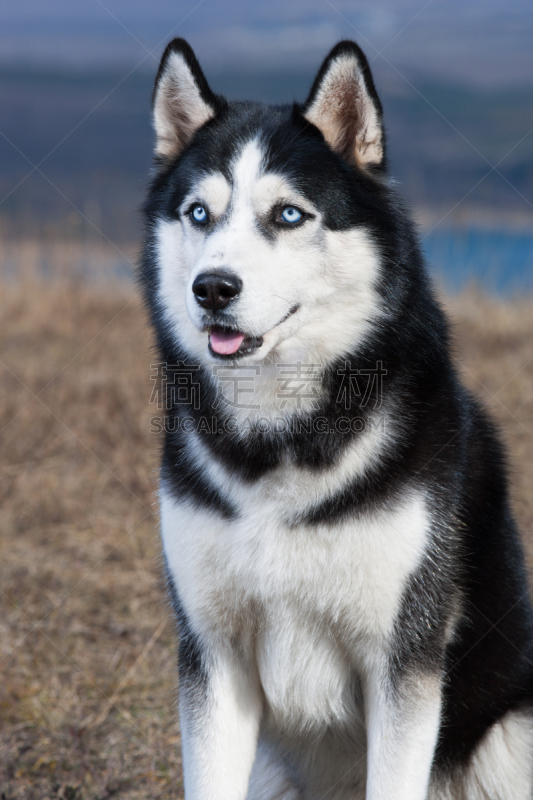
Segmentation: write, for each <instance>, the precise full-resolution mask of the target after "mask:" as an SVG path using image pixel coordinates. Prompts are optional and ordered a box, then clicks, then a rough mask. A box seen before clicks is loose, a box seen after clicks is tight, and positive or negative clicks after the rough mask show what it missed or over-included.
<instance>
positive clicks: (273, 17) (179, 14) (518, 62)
mask: <svg viewBox="0 0 533 800" xmlns="http://www.w3.org/2000/svg"><path fill="white" fill-rule="evenodd" d="M0 17H1V26H0V64H3V65H11V64H14V63H17V64H25V63H31V64H34V65H35V64H42V65H46V66H60V67H63V68H65V67H66V68H71V67H76V68H79V67H82V68H85V67H87V68H90V69H93V68H99V67H103V68H106V67H108V66H110V65H112V66H115V67H116V66H122V65H126V66H130V67H134V66H135V67H137V68H141V69H142V68H146V69H149V70H153V68H154V64H155V63H156V62H157V60H158V59H159V57H160V54H161V51H162V49H163V47H164V45H165V43H166V42H167V41H168V40H169V39H171V38H172V37H173V36H183V37H184V38H187V39H188V40H189V41H190V42H191V44H192V45H193V47H194V49H195V50H196V52H197V54H198V56H199V58H200V60H201V62H202V64H203V65H204V66H205V68H206V69H208V70H209V69H210V70H239V69H243V70H253V71H258V72H259V71H261V70H263V71H265V70H266V71H272V70H277V71H279V70H285V69H286V70H289V71H290V70H291V69H297V70H301V69H307V68H310V67H312V66H314V65H316V64H317V63H319V62H320V60H321V59H322V57H323V56H324V55H325V53H326V52H327V51H328V49H329V48H330V47H332V46H333V44H335V42H337V41H338V40H340V39H342V38H352V39H355V40H356V41H357V42H358V43H359V44H360V45H361V47H362V48H363V49H364V50H365V52H366V53H367V55H368V57H369V58H370V59H371V60H373V61H374V62H375V63H374V64H373V68H374V70H375V71H377V72H378V73H379V72H382V71H383V72H387V73H388V74H391V73H393V72H394V71H395V70H397V71H398V73H402V74H407V75H417V76H420V75H422V76H427V78H428V79H435V78H436V79H440V80H446V81H452V82H456V83H465V84H468V85H470V86H478V87H487V88H491V87H494V86H496V87H500V86H508V85H517V84H526V83H530V84H531V83H532V82H533V10H532V5H531V0H511V1H510V0H462V1H461V2H456V0H373V1H372V2H368V0H367V1H366V2H360V1H359V0H353V1H350V0H269V2H268V3H250V2H245V0H231V1H228V0H178V1H177V2H168V0H150V1H149V2H147V0H142V1H141V0H46V2H44V1H43V0H20V2H13V1H12V0H0Z"/></svg>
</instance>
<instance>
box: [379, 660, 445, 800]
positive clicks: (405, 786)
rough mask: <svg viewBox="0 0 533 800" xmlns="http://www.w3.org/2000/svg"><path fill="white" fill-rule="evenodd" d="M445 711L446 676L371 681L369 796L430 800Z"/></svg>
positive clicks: (417, 676)
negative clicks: (442, 697)
mask: <svg viewBox="0 0 533 800" xmlns="http://www.w3.org/2000/svg"><path fill="white" fill-rule="evenodd" d="M440 712H441V680H440V676H437V675H434V674H433V675H430V674H421V673H417V674H411V675H409V676H408V677H405V678H404V679H402V680H401V681H399V682H398V683H396V682H395V685H393V684H392V683H391V681H390V680H389V679H388V678H384V677H383V675H381V676H379V674H377V675H376V674H374V675H373V676H371V677H370V678H369V679H368V681H367V687H366V691H365V713H366V718H367V737H368V739H367V741H368V764H367V790H366V798H367V800H426V798H427V793H428V786H429V780H430V773H431V765H432V762H433V757H434V754H435V748H436V744H437V736H438V731H439V724H440Z"/></svg>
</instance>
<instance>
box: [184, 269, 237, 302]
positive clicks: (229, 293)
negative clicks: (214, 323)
mask: <svg viewBox="0 0 533 800" xmlns="http://www.w3.org/2000/svg"><path fill="white" fill-rule="evenodd" d="M241 289H242V281H241V280H240V279H239V278H238V277H237V276H236V275H235V274H234V273H233V272H229V271H224V272H220V271H219V272H201V273H200V274H199V275H198V277H197V278H195V280H194V283H193V285H192V291H193V294H194V296H195V297H196V300H197V301H198V303H200V305H201V306H202V308H207V309H209V310H210V311H218V310H219V309H221V308H225V307H226V306H227V305H228V303H229V302H230V300H233V298H234V297H237V295H238V294H239V292H240V291H241Z"/></svg>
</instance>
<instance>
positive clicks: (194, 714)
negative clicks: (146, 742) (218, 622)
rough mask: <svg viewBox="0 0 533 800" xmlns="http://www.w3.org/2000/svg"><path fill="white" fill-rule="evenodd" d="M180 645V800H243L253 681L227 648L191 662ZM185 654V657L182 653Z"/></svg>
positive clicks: (253, 719) (253, 733)
mask: <svg viewBox="0 0 533 800" xmlns="http://www.w3.org/2000/svg"><path fill="white" fill-rule="evenodd" d="M187 647H188V644H187V641H182V642H181V643H180V700H179V705H180V722H181V735H182V746H183V773H184V784H185V798H186V800H245V797H246V793H247V789H248V781H249V777H250V773H251V770H252V765H253V761H254V757H255V752H256V747H257V736H258V731H259V723H260V719H261V713H262V700H261V693H260V689H259V681H258V679H257V677H256V675H255V672H254V670H253V669H247V668H246V667H245V665H243V663H242V661H241V660H240V659H239V658H238V657H237V656H236V655H235V654H234V653H233V651H232V650H231V649H230V648H229V647H228V648H226V647H220V646H217V647H216V648H212V649H211V651H210V652H208V651H207V650H206V649H202V651H201V657H200V658H198V654H196V655H195V657H194V658H193V659H191V658H190V657H189V656H188V653H187V651H186V649H187ZM184 651H185V652H184Z"/></svg>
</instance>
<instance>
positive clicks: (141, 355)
mask: <svg viewBox="0 0 533 800" xmlns="http://www.w3.org/2000/svg"><path fill="white" fill-rule="evenodd" d="M0 296H1V299H0V320H1V322H0V348H1V350H0V359H1V362H0V372H1V382H0V392H1V395H2V402H1V409H0V432H1V433H0V436H1V440H2V443H1V447H2V451H1V452H2V456H3V458H2V464H1V466H0V471H1V476H2V481H1V489H0V491H1V495H2V504H1V508H2V510H1V512H0V522H1V552H2V560H1V570H2V574H1V584H0V590H1V593H0V602H1V604H2V612H1V616H0V628H1V651H0V664H1V670H2V681H1V686H0V715H1V719H2V726H1V732H0V737H1V738H0V776H1V778H0V783H1V791H2V798H5V799H6V800H14V799H15V798H39V800H42V799H43V798H64V800H66V799H67V798H70V800H74V798H76V799H77V800H80V798H83V800H89V799H90V798H93V799H94V800H96V799H97V798H102V799H103V798H108V797H112V796H117V797H121V798H131V799H132V800H133V798H170V797H173V798H176V797H178V796H180V794H181V771H180V756H179V737H178V730H177V723H176V719H175V708H174V701H175V684H176V676H175V639H174V629H173V623H172V620H171V619H170V614H169V611H168V608H167V605H166V600H165V596H164V592H163V590H162V586H161V576H160V570H159V544H158V539H157V519H156V513H155V509H154V490H155V485H156V480H155V472H154V470H155V466H156V461H157V441H156V440H155V437H153V436H151V435H150V433H149V418H150V416H151V413H152V411H153V409H152V408H151V407H150V406H149V403H148V400H149V396H150V391H151V382H150V379H149V369H148V365H149V364H150V362H151V361H153V360H154V357H153V355H152V353H151V349H150V348H151V344H150V336H149V333H148V331H147V329H146V324H145V319H144V316H143V313H142V311H141V309H140V307H139V303H138V301H137V299H136V296H135V293H134V291H133V289H132V287H131V286H130V285H126V284H119V283H111V282H108V283H106V284H102V283H93V284H92V285H91V284H88V283H87V282H82V281H79V280H78V281H72V280H67V279H65V278H63V279H62V280H55V279H48V280H46V281H43V280H40V279H37V278H36V277H35V274H33V276H31V274H28V275H26V277H24V278H21V279H19V280H17V281H13V280H4V281H3V282H0ZM449 305H450V306H451V307H452V310H453V313H454V316H455V318H456V320H457V334H458V340H459V342H460V344H459V346H458V356H459V358H460V361H461V363H462V365H463V368H464V371H465V375H466V377H467V380H468V382H469V383H470V384H471V385H473V386H475V387H476V388H477V389H478V391H479V393H480V394H481V395H482V396H483V397H484V398H485V399H486V401H487V402H488V404H489V405H490V406H491V408H493V410H494V412H495V414H496V416H497V418H498V419H499V420H500V422H501V424H502V427H503V428H504V429H505V436H506V439H507V441H508V444H509V447H510V451H511V462H512V466H513V471H514V484H515V492H514V500H515V507H516V511H517V514H518V517H519V519H520V523H521V527H522V530H523V531H527V532H528V536H530V535H531V533H530V532H531V531H532V530H533V502H532V499H531V491H530V488H531V482H532V471H533V470H532V465H533V454H532V453H533V447H532V445H533V442H532V439H531V434H533V361H532V360H531V358H532V356H533V353H532V349H531V342H532V340H533V299H527V300H523V301H517V302H512V303H511V302H509V303H499V302H494V301H491V300H489V299H487V298H484V297H483V296H481V295H480V294H479V293H469V294H465V295H464V296H462V297H461V298H460V299H458V300H454V301H453V302H451V301H450V303H449ZM493 395H494V397H493ZM528 490H529V491H528ZM529 552H530V553H532V554H533V548H530V551H529Z"/></svg>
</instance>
